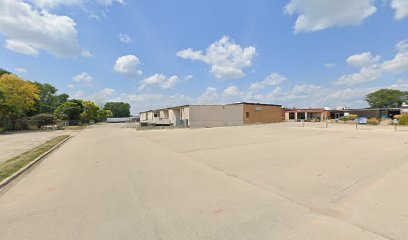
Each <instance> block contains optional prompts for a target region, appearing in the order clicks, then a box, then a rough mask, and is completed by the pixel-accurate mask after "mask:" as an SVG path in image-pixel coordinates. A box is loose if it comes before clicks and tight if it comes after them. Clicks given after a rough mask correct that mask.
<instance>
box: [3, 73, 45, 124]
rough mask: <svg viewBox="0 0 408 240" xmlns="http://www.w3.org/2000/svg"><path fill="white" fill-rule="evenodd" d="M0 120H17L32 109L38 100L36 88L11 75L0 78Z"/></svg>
mask: <svg viewBox="0 0 408 240" xmlns="http://www.w3.org/2000/svg"><path fill="white" fill-rule="evenodd" d="M0 92H2V97H1V99H0V119H17V118H19V117H22V116H24V115H25V114H26V113H28V112H29V111H31V110H33V109H34V105H35V103H36V101H38V99H39V98H40V96H39V92H38V88H37V87H36V86H35V85H33V84H32V83H30V82H27V81H24V80H22V79H20V78H19V77H17V76H16V75H13V74H3V75H1V77H0Z"/></svg>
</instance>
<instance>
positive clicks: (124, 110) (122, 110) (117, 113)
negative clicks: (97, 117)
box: [104, 102, 130, 118]
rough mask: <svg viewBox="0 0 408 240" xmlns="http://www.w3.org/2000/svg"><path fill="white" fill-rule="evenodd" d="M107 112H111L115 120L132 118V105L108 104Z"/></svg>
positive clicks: (106, 105)
mask: <svg viewBox="0 0 408 240" xmlns="http://www.w3.org/2000/svg"><path fill="white" fill-rule="evenodd" d="M104 109H105V110H110V111H111V112H112V114H113V117H115V118H121V117H130V105H129V103H123V102H107V103H106V104H105V107H104Z"/></svg>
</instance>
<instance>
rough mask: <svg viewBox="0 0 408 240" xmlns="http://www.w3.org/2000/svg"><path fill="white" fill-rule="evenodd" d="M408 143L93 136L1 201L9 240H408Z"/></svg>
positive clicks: (356, 138) (291, 131)
mask: <svg viewBox="0 0 408 240" xmlns="http://www.w3.org/2000/svg"><path fill="white" fill-rule="evenodd" d="M407 143H408V134H391V133H388V132H387V133H374V132H368V131H367V132H360V133H356V132H352V131H343V130H341V131H340V130H322V129H312V130H311V129H299V128H289V127H282V128H280V127H276V128H275V127H272V126H271V125H266V126H250V127H235V128H218V129H198V130H170V131H169V130H164V131H162V130H160V131H143V132H140V131H139V132H137V131H135V130H133V129H126V128H120V127H116V125H103V126H95V127H92V128H88V129H86V130H84V131H82V132H81V133H79V134H78V135H77V136H75V137H74V138H73V139H71V140H69V141H68V142H67V143H66V144H65V145H64V146H63V147H62V148H60V149H59V150H57V151H56V152H54V153H53V154H51V155H50V156H49V157H48V158H47V159H45V160H44V161H43V162H42V163H41V164H40V165H38V166H37V167H36V168H35V169H34V170H33V171H32V172H30V173H28V174H27V175H26V176H24V177H23V178H21V179H20V180H19V182H17V183H16V184H15V185H14V186H12V188H10V189H8V190H7V191H6V192H3V193H2V194H0V239H7V240H15V239H22V240H23V239H24V240H28V239H39V240H47V239H50V240H51V239H52V240H58V239H84V240H85V239H86V240H89V239H97V240H103V239H109V240H110V239H143V240H149V239H175V240H180V239H223V240H224V239H231V240H237V239H245V240H246V239H256V240H260V239H285V240H286V239H289V240H290V239H310V240H312V239H313V240H319V239H322V240H336V239H359V240H368V239H370V240H371V239H398V240H399V239H400V240H403V239H408V230H407V228H406V226H408V217H407V216H408V211H407V210H408V205H407V204H406V203H407V202H408V197H407V196H408V192H407V190H406V188H405V187H403V186H404V185H403V184H404V183H406V180H407V176H408V174H406V173H407V172H408V166H407V164H406V163H405V159H407V157H408V153H407V151H405V149H406V146H407V145H406V144H407ZM375 144H377V145H375ZM404 144H405V145H404ZM378 146H381V147H382V148H379V147H378ZM357 150H360V151H361V152H357ZM370 150H371V151H372V153H371V152H370Z"/></svg>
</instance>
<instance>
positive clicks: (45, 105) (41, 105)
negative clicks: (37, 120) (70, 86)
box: [34, 82, 69, 113]
mask: <svg viewBox="0 0 408 240" xmlns="http://www.w3.org/2000/svg"><path fill="white" fill-rule="evenodd" d="M34 85H36V86H37V88H38V89H39V91H40V99H39V100H38V101H37V103H36V110H35V111H34V113H53V112H54V111H55V109H56V108H57V107H58V106H59V105H61V104H63V103H65V102H66V101H67V100H68V98H69V96H68V95H67V94H65V93H64V94H61V95H57V94H56V93H57V91H58V89H57V88H55V87H54V86H52V85H51V84H49V83H39V82H34Z"/></svg>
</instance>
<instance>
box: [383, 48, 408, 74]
mask: <svg viewBox="0 0 408 240" xmlns="http://www.w3.org/2000/svg"><path fill="white" fill-rule="evenodd" d="M395 48H396V50H397V55H395V57H394V58H393V59H391V60H388V61H385V62H384V63H383V64H382V69H383V70H384V71H386V72H390V73H402V72H406V71H408V40H404V41H401V42H399V43H398V44H397V45H396V47H395Z"/></svg>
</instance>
